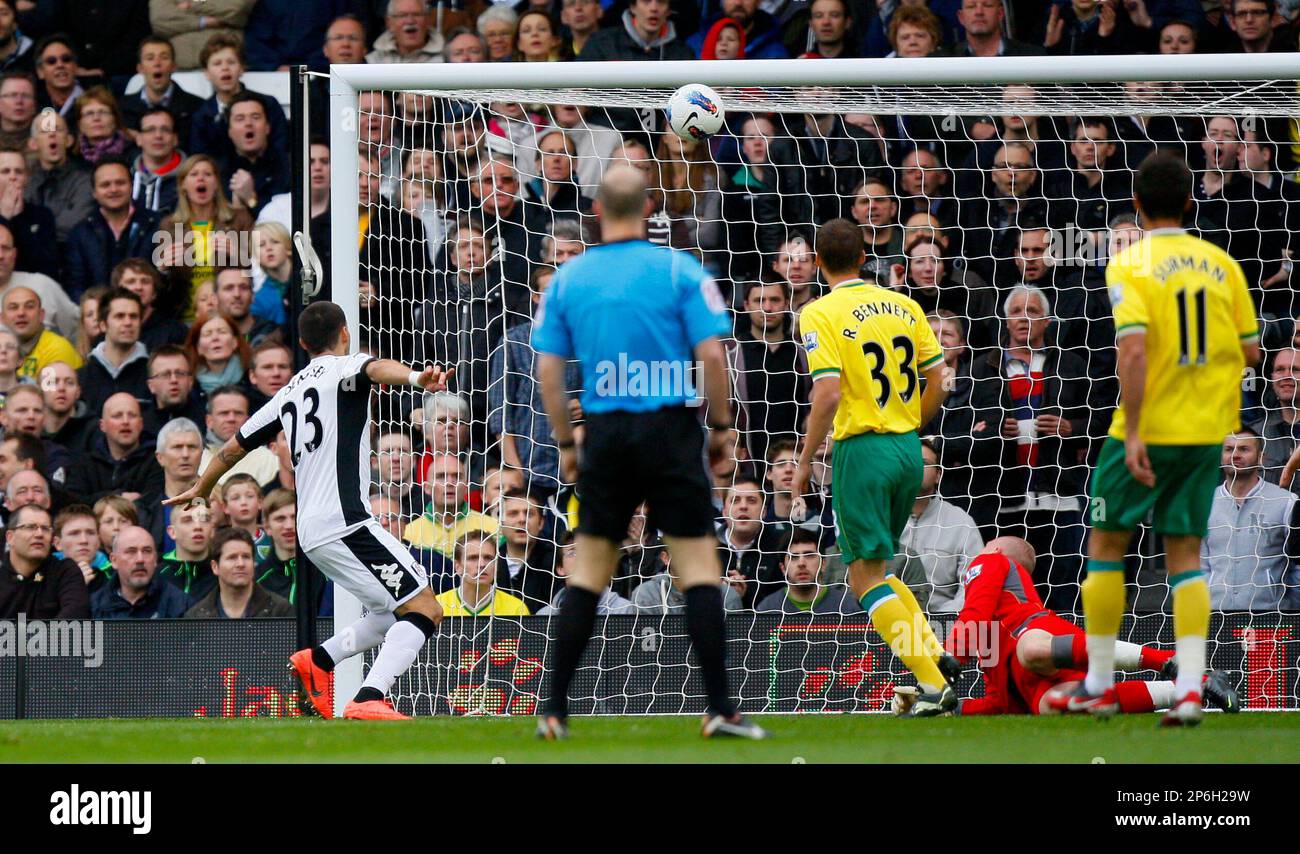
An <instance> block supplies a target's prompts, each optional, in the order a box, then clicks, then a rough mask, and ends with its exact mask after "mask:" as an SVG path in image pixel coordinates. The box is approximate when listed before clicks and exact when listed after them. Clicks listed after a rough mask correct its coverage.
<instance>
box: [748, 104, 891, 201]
mask: <svg viewBox="0 0 1300 854" xmlns="http://www.w3.org/2000/svg"><path fill="white" fill-rule="evenodd" d="M776 132H777V136H776V137H775V138H774V139H773V140H772V141H771V143H770V144H769V146H768V158H769V161H770V162H772V163H779V164H782V165H783V166H786V167H788V168H785V169H780V170H778V172H777V181H778V188H779V190H780V193H781V196H782V199H781V210H782V219H783V220H785V221H786V222H792V223H813V222H825V221H827V220H829V219H834V218H836V217H839V216H844V215H845V213H846V210H845V208H846V205H845V202H844V201H843V200H845V199H850V198H852V197H854V196H855V195H856V194H855V193H854V190H855V189H856V188H857V187H858V185H860V184H861V183H862V175H863V172H864V171H866V172H869V173H870V172H875V171H876V170H878V169H880V168H882V167H883V166H884V165H885V162H884V155H883V154H882V153H881V149H880V146H879V145H878V144H877V141H876V139H874V138H873V137H871V136H869V135H868V134H867V133H866V131H864V130H862V129H861V128H860V127H858V126H857V125H852V124H848V123H847V122H846V121H845V120H844V118H843V117H842V116H840V115H837V114H835V113H808V114H802V115H801V114H797V113H783V114H781V115H780V117H779V118H778V120H777V128H776Z"/></svg>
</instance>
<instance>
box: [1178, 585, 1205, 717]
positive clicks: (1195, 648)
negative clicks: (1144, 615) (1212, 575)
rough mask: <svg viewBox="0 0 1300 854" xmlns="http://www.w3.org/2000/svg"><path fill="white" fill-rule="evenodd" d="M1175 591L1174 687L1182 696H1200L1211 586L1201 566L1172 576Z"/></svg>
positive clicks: (1203, 674) (1203, 672) (1203, 673)
mask: <svg viewBox="0 0 1300 854" xmlns="http://www.w3.org/2000/svg"><path fill="white" fill-rule="evenodd" d="M1169 586H1170V587H1171V588H1172V589H1173V593H1174V649H1175V650H1176V657H1177V659H1178V680H1177V682H1176V683H1175V687H1176V688H1177V689H1178V695H1179V696H1180V697H1181V696H1183V695H1186V694H1188V693H1194V694H1196V695H1198V696H1199V695H1200V693H1201V680H1202V678H1203V677H1204V676H1205V636H1206V634H1208V633H1209V630H1210V588H1209V586H1208V585H1207V584H1206V583H1205V576H1204V575H1203V574H1202V573H1201V571H1200V570H1199V569H1189V570H1187V571H1186V572H1179V573H1176V574H1174V575H1170V576H1169Z"/></svg>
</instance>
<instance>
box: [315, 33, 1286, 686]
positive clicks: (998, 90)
mask: <svg viewBox="0 0 1300 854" xmlns="http://www.w3.org/2000/svg"><path fill="white" fill-rule="evenodd" d="M1297 81H1300V54H1281V53H1279V54H1263V55H1246V54H1240V55H1228V54H1224V55H1184V56H1161V55H1154V56H1153V55H1137V56H1079V57H1059V58H1055V57H998V58H925V59H822V60H817V61H797V60H744V61H698V62H611V63H598V62H566V63H548V64H544V65H534V64H526V63H474V64H446V63H438V64H389V65H343V66H339V65H335V66H331V68H330V71H329V129H330V131H329V133H330V149H331V152H330V154H331V171H332V176H333V177H332V188H331V201H330V209H331V211H332V223H331V237H332V241H331V242H332V258H331V276H330V280H331V283H332V288H333V291H332V293H333V299H334V300H335V301H336V302H338V303H339V304H340V306H341V307H342V308H343V310H344V312H345V314H346V315H347V319H348V327H349V331H350V333H351V336H352V341H353V346H354V347H358V346H360V342H361V341H362V337H363V336H362V334H361V333H362V328H361V310H360V307H359V293H358V288H357V286H356V284H357V282H358V269H359V266H360V263H361V251H360V248H359V243H358V227H359V216H358V215H356V214H355V213H354V212H355V211H357V210H358V202H359V195H358V186H357V177H358V175H359V172H360V166H359V157H358V147H359V143H360V135H359V128H360V124H361V121H360V115H359V96H360V93H362V92H367V91H375V90H379V91H387V92H394V93H396V92H417V93H421V94H425V95H433V96H438V97H439V98H444V97H445V98H463V99H468V100H474V101H478V102H482V103H491V102H497V101H502V102H519V103H528V104H534V103H543V104H545V103H553V104H559V103H577V104H588V105H592V106H603V107H607V108H627V107H639V108H641V109H643V110H644V109H654V110H662V108H663V107H664V106H665V104H666V102H667V98H668V96H669V94H671V92H672V91H673V90H674V89H676V88H677V87H679V86H682V85H686V84H691V83H702V84H706V85H708V86H711V87H713V88H714V89H715V90H717V91H718V93H719V94H720V96H721V99H722V101H723V104H724V106H725V108H726V110H727V112H728V115H729V116H731V115H739V114H745V113H755V112H758V113H808V112H819V113H835V114H843V113H870V114H882V115H901V116H935V115H941V114H942V115H954V116H968V117H969V116H986V115H1000V114H1006V113H1008V112H1014V111H1015V109H1016V107H1017V106H1018V105H1019V104H1018V102H1017V101H1015V100H1014V99H1011V100H1008V98H1007V97H1006V93H1005V91H1004V90H1005V87H1007V86H1008V85H1013V84H1027V85H1030V86H1033V87H1034V93H1035V95H1034V99H1033V101H1032V102H1026V103H1025V104H1024V105H1023V106H1024V107H1025V108H1026V109H1027V110H1028V109H1031V108H1032V110H1033V112H1034V113H1035V114H1038V115H1045V116H1085V115H1107V116H1129V115H1160V116H1175V117H1178V116H1187V117H1193V116H1198V117H1199V116H1210V115H1216V114H1227V115H1232V116H1236V117H1239V118H1243V117H1249V116H1258V117H1262V118H1275V119H1291V120H1300V83H1297ZM1139 82H1159V83H1176V84H1178V85H1177V86H1170V87H1167V88H1165V89H1163V90H1161V92H1160V95H1159V97H1157V98H1151V97H1144V96H1142V95H1141V94H1132V95H1131V94H1129V93H1128V92H1126V90H1125V89H1124V87H1123V86H1122V85H1121V84H1125V83H1139ZM1296 138H1297V137H1295V136H1293V137H1292V139H1291V140H1287V141H1285V142H1282V143H1280V144H1285V145H1290V144H1292V140H1295V139H1296ZM525 284H526V283H525ZM334 602H335V606H334V607H335V617H334V619H335V625H336V626H344V625H348V624H350V623H351V622H353V621H354V620H356V619H358V618H359V617H360V615H361V609H360V604H359V603H358V602H357V601H356V600H355V599H353V598H352V597H351V596H349V595H348V594H347V593H346V592H344V591H342V590H340V589H338V588H337V586H336V588H335V594H334ZM360 658H361V657H353V658H351V659H349V660H348V661H347V662H345V663H343V664H341V665H340V666H339V668H338V671H337V673H336V697H335V703H336V707H337V709H338V710H340V711H341V709H342V706H343V704H344V703H345V702H346V701H347V699H348V698H349V697H350V696H351V695H352V694H353V693H355V691H356V689H357V688H358V687H359V686H360V683H361V678H362V663H361V660H360ZM1288 690H1290V691H1291V692H1292V693H1294V691H1295V687H1294V685H1292V686H1290V688H1289V689H1288Z"/></svg>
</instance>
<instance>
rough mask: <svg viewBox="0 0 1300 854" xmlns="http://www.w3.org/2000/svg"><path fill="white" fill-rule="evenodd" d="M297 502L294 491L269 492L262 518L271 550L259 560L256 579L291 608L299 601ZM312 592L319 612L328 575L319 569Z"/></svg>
mask: <svg viewBox="0 0 1300 854" xmlns="http://www.w3.org/2000/svg"><path fill="white" fill-rule="evenodd" d="M295 501H296V496H295V495H294V493H293V490H291V489H273V490H271V491H270V492H269V493H267V496H266V501H265V503H263V505H262V515H263V517H264V518H265V519H266V534H267V536H268V537H269V538H270V540H271V547H270V548H269V549H268V550H267V552H266V554H265V555H264V556H261V557H259V559H258V562H257V573H256V575H255V576H254V577H255V578H256V580H257V583H258V585H259V586H260V587H262V588H263V589H264V590H266V591H267V592H269V593H274V594H276V595H277V596H282V597H284V599H285V601H287V602H288V603H289V604H290V605H295V604H297V601H298V557H297V555H298V527H297V519H298V509H297V506H296V504H295ZM311 589H312V599H311V601H312V602H313V604H314V607H315V608H316V611H317V612H318V613H319V611H320V607H321V599H322V598H323V597H324V595H325V576H323V575H321V574H320V571H319V570H317V569H315V568H313V570H312V573H311Z"/></svg>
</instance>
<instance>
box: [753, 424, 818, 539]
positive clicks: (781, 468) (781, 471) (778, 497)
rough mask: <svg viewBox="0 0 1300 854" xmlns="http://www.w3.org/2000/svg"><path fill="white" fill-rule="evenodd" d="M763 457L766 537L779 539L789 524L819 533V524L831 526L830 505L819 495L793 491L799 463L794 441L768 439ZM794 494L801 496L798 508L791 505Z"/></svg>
mask: <svg viewBox="0 0 1300 854" xmlns="http://www.w3.org/2000/svg"><path fill="white" fill-rule="evenodd" d="M764 460H765V462H766V463H767V469H766V472H765V474H764V475H763V479H764V481H765V484H766V487H767V492H768V496H769V498H768V500H767V502H766V505H765V510H764V512H763V528H764V534H766V535H767V537H768V539H769V540H773V541H776V542H778V543H779V542H780V541H781V538H783V537H786V536H788V535H789V533H790V530H791V528H793V527H802V528H806V529H808V530H810V531H812V532H813V533H815V534H821V533H823V530H822V529H823V528H824V529H825V530H826V531H832V530H834V527H835V520H834V519H833V518H832V516H831V512H830V508H829V507H823V506H822V502H821V498H820V496H817V495H807V496H796V495H795V494H794V477H795V472H796V471H797V469H798V464H799V452H798V444H797V443H796V441H795V440H794V439H777V440H775V441H772V442H769V443H768V446H767V455H766V457H765V458H764ZM796 497H798V498H802V499H803V502H804V506H803V508H802V509H799V508H797V507H796V506H795V498H796ZM796 516H799V517H800V518H796ZM819 516H820V517H821V518H819Z"/></svg>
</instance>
